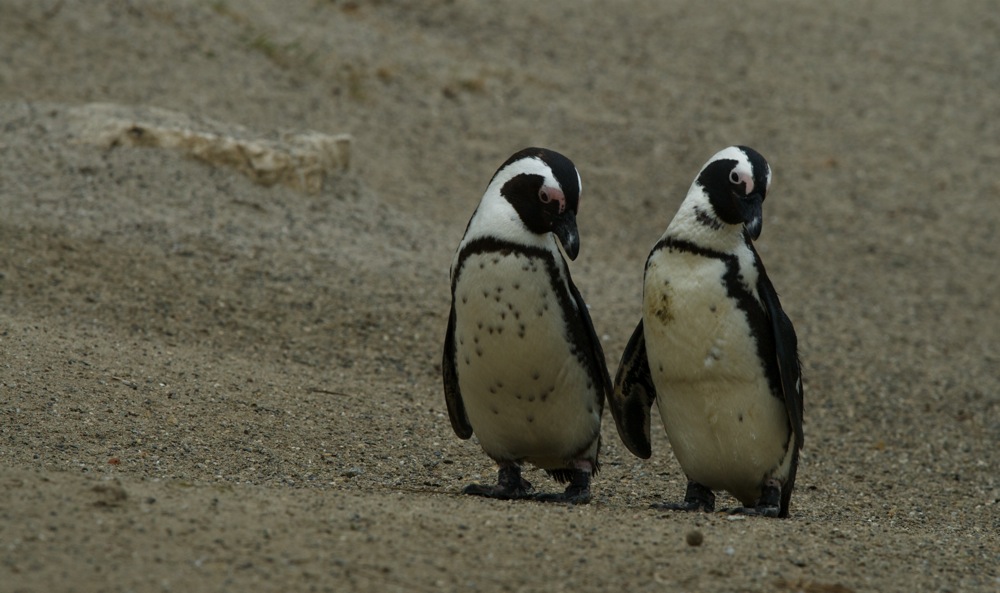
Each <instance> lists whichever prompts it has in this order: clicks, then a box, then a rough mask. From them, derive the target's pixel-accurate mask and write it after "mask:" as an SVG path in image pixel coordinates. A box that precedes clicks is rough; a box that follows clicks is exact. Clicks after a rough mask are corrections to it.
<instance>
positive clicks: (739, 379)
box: [644, 253, 791, 506]
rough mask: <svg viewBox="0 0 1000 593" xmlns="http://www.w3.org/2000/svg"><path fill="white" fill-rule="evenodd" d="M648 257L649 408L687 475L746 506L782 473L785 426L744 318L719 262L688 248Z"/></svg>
mask: <svg viewBox="0 0 1000 593" xmlns="http://www.w3.org/2000/svg"><path fill="white" fill-rule="evenodd" d="M664 255H666V256H667V257H661V258H658V260H656V261H654V262H651V265H650V266H649V267H648V268H647V271H646V281H645V288H644V318H645V319H646V320H647V321H646V323H645V324H644V331H645V340H646V348H647V352H648V358H649V366H650V372H651V375H652V378H653V382H654V384H655V386H656V391H657V400H656V402H657V407H658V408H659V411H660V418H661V420H662V421H663V426H664V428H665V430H666V432H667V437H668V439H669V441H670V445H671V447H672V449H673V451H674V454H675V455H676V457H677V461H678V462H679V463H680V465H681V468H682V469H683V470H684V472H685V474H687V477H688V478H689V479H690V480H693V481H695V482H698V483H700V484H703V485H705V486H707V487H709V488H711V489H713V490H725V491H727V492H729V493H730V494H732V495H733V496H735V497H736V498H737V499H739V500H740V502H742V503H743V504H744V505H748V506H749V505H753V504H754V503H755V501H756V500H757V498H758V497H759V496H760V493H761V485H762V484H763V482H764V481H765V480H766V479H768V478H769V477H771V476H773V475H775V474H776V473H779V474H780V473H781V472H782V471H784V473H785V474H786V475H787V470H788V466H789V465H790V462H791V456H790V455H787V454H786V453H787V452H788V450H789V447H788V444H789V438H790V428H789V424H788V419H787V414H786V411H785V408H784V404H783V402H782V401H781V400H780V399H779V398H777V397H775V396H774V395H773V394H772V393H771V388H770V385H769V383H768V380H767V377H766V375H765V371H764V365H763V363H762V361H761V360H760V359H759V357H758V351H757V344H756V341H755V338H754V337H753V334H752V333H751V328H750V326H749V323H748V321H747V316H746V314H745V313H744V312H743V311H742V310H741V309H740V308H739V307H738V304H737V300H736V298H735V297H733V296H732V295H730V294H729V292H728V290H727V287H726V285H725V284H724V282H723V277H724V275H725V273H726V266H725V263H724V262H723V261H721V260H716V259H708V258H703V257H698V256H696V255H693V254H687V253H670V254H664Z"/></svg>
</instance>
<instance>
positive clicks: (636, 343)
mask: <svg viewBox="0 0 1000 593" xmlns="http://www.w3.org/2000/svg"><path fill="white" fill-rule="evenodd" d="M655 400H656V387H655V386H654V385H653V377H652V375H651V374H650V372H649V359H648V358H647V357H646V337H645V335H644V334H643V328H642V321H641V320H640V321H639V325H638V326H636V328H635V331H634V332H633V333H632V337H631V338H630V339H629V341H628V344H627V345H626V346H625V352H624V353H623V354H622V361H621V364H620V365H619V366H618V372H617V374H616V375H615V385H614V392H613V393H612V395H611V398H610V400H609V401H610V404H611V415H612V416H614V419H615V425H616V426H617V427H618V436H620V437H621V439H622V442H624V443H625V446H626V447H628V450H629V451H631V452H632V453H633V454H635V455H636V456H637V457H641V458H642V459H649V457H650V455H652V453H653V447H652V443H651V441H650V438H649V417H650V409H651V408H652V406H653V402H654V401H655Z"/></svg>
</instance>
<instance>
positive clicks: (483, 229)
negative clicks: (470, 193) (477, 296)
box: [453, 157, 579, 263]
mask: <svg viewBox="0 0 1000 593" xmlns="http://www.w3.org/2000/svg"><path fill="white" fill-rule="evenodd" d="M522 174H528V175H538V176H540V177H542V179H543V180H544V181H543V185H545V186H548V187H552V188H556V189H558V190H559V191H560V192H562V186H561V185H559V182H558V181H556V178H555V175H553V174H552V169H551V168H549V166H548V165H547V164H546V163H545V161H543V160H542V159H540V158H538V157H527V158H523V159H519V160H517V161H514V162H513V163H510V164H509V165H507V166H506V167H504V168H503V169H501V170H499V171H497V173H496V175H495V176H494V177H493V180H492V181H491V182H490V184H489V186H487V188H486V192H485V193H484V194H483V198H482V200H480V202H479V207H478V208H477V209H476V213H475V214H474V215H473V216H472V220H470V221H469V228H468V229H467V230H466V233H465V237H463V238H462V242H461V244H460V245H459V250H461V248H462V247H463V246H465V245H466V244H467V243H468V242H469V241H472V240H473V239H477V238H479V237H495V238H498V239H504V240H507V241H511V242H514V243H518V244H522V245H528V246H536V247H543V248H546V249H549V250H551V251H552V252H553V253H556V254H558V253H559V248H558V247H557V246H556V240H555V238H554V237H553V236H552V235H551V234H549V233H546V234H544V235H536V234H535V233H532V232H531V231H529V230H528V228H527V227H525V226H524V222H522V221H521V217H520V216H518V214H517V211H516V210H514V206H513V205H511V203H510V202H508V201H507V200H506V198H504V197H503V195H501V194H500V189H501V188H503V186H504V184H505V183H507V182H508V181H510V180H511V179H513V178H514V177H516V176H518V175H522ZM577 175H579V172H578V173H577ZM455 256H456V258H457V257H458V253H457V252H456V254H455ZM453 263H454V262H453Z"/></svg>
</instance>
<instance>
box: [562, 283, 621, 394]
mask: <svg viewBox="0 0 1000 593" xmlns="http://www.w3.org/2000/svg"><path fill="white" fill-rule="evenodd" d="M567 274H568V271H567ZM569 290H570V293H571V294H572V295H573V300H574V301H575V302H576V308H577V310H578V311H579V312H580V323H581V324H582V326H583V331H584V334H585V335H586V341H587V342H589V346H590V348H589V357H588V365H587V367H588V368H587V372H588V373H589V374H590V377H591V379H592V380H593V381H594V383H595V384H596V385H600V386H601V396H600V398H599V399H600V401H599V402H598V408H599V409H600V410H601V411H602V412H603V411H604V399H605V398H606V397H611V376H610V375H609V374H608V363H607V361H606V360H605V358H604V349H603V348H602V347H601V340H600V339H598V337H597V331H596V330H594V322H593V321H592V320H591V319H590V313H589V312H588V310H587V303H585V302H584V301H583V296H582V295H581V294H580V291H579V290H578V289H577V288H576V285H575V284H573V281H572V280H570V281H569Z"/></svg>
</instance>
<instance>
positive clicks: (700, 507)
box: [650, 481, 715, 513]
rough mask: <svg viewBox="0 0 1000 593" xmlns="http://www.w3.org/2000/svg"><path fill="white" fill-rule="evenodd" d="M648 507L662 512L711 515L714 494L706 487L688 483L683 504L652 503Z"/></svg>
mask: <svg viewBox="0 0 1000 593" xmlns="http://www.w3.org/2000/svg"><path fill="white" fill-rule="evenodd" d="M650 507H651V508H654V509H658V510H663V511H704V512H706V513H711V512H714V511H715V493H714V492H712V489H711V488H709V487H707V486H703V485H701V484H699V483H698V482H691V481H689V482H688V485H687V492H686V493H685V494H684V502H662V503H654V504H652V505H650Z"/></svg>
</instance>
